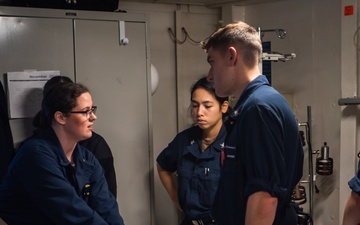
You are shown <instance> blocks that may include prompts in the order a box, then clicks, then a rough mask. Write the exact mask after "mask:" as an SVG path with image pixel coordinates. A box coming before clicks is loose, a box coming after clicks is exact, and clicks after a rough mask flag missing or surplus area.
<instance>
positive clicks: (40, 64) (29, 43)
mask: <svg viewBox="0 0 360 225" xmlns="http://www.w3.org/2000/svg"><path fill="white" fill-rule="evenodd" d="M73 52H74V51H73V25H72V20H71V19H50V18H47V19H44V18H31V17H11V16H1V17H0V59H1V60H0V73H1V78H0V79H2V80H1V81H2V83H3V84H5V82H4V79H5V78H4V77H3V74H5V73H7V72H13V71H23V70H26V69H35V70H60V72H61V73H62V74H63V75H67V76H69V77H71V78H73V76H74V53H73ZM31 120H32V119H16V120H11V121H10V126H11V129H12V134H13V137H14V142H15V144H18V143H19V142H21V141H22V140H24V139H25V138H26V137H28V136H30V135H31V134H32V130H33V127H32V125H31Z"/></svg>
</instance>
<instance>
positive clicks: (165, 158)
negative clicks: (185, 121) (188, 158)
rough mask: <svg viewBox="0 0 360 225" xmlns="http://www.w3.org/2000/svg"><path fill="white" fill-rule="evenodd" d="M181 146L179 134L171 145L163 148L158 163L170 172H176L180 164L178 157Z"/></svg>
mask: <svg viewBox="0 0 360 225" xmlns="http://www.w3.org/2000/svg"><path fill="white" fill-rule="evenodd" d="M180 149H181V146H180V143H179V135H177V136H176V137H175V138H174V140H173V141H172V142H170V143H169V145H168V146H167V147H166V148H165V149H164V150H162V152H161V153H160V154H159V156H158V157H157V159H156V161H157V163H158V164H159V165H160V166H161V168H163V169H164V170H167V171H169V172H175V171H176V170H177V165H178V157H179V154H181V152H180Z"/></svg>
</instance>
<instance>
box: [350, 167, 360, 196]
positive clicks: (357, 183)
mask: <svg viewBox="0 0 360 225" xmlns="http://www.w3.org/2000/svg"><path fill="white" fill-rule="evenodd" d="M348 185H349V187H350V188H351V190H352V191H354V192H356V193H357V194H358V195H360V160H359V162H358V170H357V172H356V175H355V176H354V177H353V178H352V179H351V180H350V181H349V182H348Z"/></svg>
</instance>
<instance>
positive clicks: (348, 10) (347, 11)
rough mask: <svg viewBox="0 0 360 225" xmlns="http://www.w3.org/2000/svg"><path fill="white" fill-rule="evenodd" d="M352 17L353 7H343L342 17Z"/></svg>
mask: <svg viewBox="0 0 360 225" xmlns="http://www.w3.org/2000/svg"><path fill="white" fill-rule="evenodd" d="M351 15H354V6H353V5H347V6H345V7H344V16H351Z"/></svg>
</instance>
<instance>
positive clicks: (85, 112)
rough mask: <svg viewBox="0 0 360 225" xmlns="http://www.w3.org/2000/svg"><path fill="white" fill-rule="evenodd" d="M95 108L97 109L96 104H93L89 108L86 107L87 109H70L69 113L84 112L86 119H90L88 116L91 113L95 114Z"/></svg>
mask: <svg viewBox="0 0 360 225" xmlns="http://www.w3.org/2000/svg"><path fill="white" fill-rule="evenodd" d="M96 109H97V106H93V107H91V109H87V110H84V111H71V112H70V113H82V114H85V116H86V119H90V116H91V115H92V114H94V115H95V113H96Z"/></svg>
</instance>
